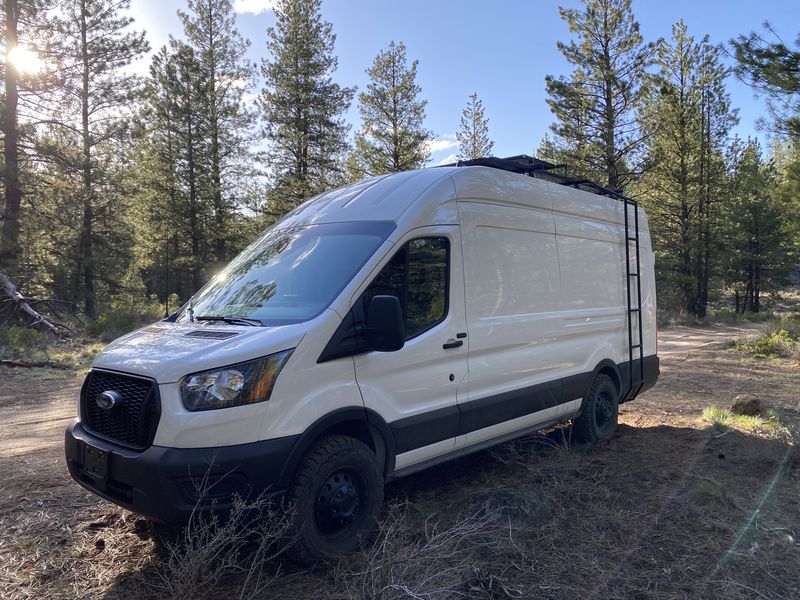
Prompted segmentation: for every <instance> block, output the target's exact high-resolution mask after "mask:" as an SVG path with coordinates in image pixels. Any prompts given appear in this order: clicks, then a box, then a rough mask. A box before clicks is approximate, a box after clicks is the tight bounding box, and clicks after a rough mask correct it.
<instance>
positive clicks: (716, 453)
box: [106, 425, 800, 599]
mask: <svg viewBox="0 0 800 600" xmlns="http://www.w3.org/2000/svg"><path fill="white" fill-rule="evenodd" d="M568 434H569V430H568V428H557V429H555V430H552V431H551V432H549V433H548V434H547V435H541V436H532V437H529V438H525V439H523V440H519V441H516V442H511V443H508V444H505V445H502V446H499V447H498V448H496V449H493V450H490V451H484V452H481V453H477V454H475V455H472V456H469V457H465V458H463V459H460V460H457V461H454V462H451V463H449V464H445V465H441V466H439V467H435V468H432V469H429V470H427V471H425V472H422V473H419V474H417V475H414V476H410V477H408V478H405V479H403V480H400V481H397V482H395V483H392V484H390V485H389V486H387V490H386V497H387V503H388V504H389V505H391V504H395V505H397V504H406V505H407V507H408V510H407V514H408V518H409V520H408V522H407V525H408V526H409V527H410V528H411V530H412V536H411V537H412V538H413V537H414V535H416V536H420V535H422V533H421V532H422V531H423V530H424V529H425V528H426V526H428V527H429V526H430V521H428V523H427V525H426V520H427V519H430V518H431V515H434V516H433V519H434V520H436V521H438V522H439V527H440V528H444V527H447V526H448V524H452V523H457V522H459V519H460V518H463V517H465V516H468V515H474V514H481V513H484V514H492V515H494V516H493V518H495V519H497V520H499V521H501V522H502V523H501V524H502V526H503V527H502V528H498V529H494V530H493V531H499V530H500V529H502V530H503V531H505V530H507V531H508V535H509V536H510V538H511V540H512V542H513V543H505V544H501V545H499V546H498V547H497V548H496V551H493V552H486V551H485V550H486V549H485V547H481V548H478V549H476V550H475V552H474V555H472V556H470V560H469V561H467V563H463V561H462V563H459V564H471V565H472V569H471V570H470V569H466V570H465V572H464V573H461V574H460V577H461V580H462V581H463V585H462V586H461V588H460V589H448V590H444V591H442V592H441V593H440V594H439V595H436V594H434V595H433V596H432V597H440V598H447V597H452V594H455V593H460V594H464V595H466V597H473V598H502V597H536V598H589V597H594V598H635V597H642V598H644V597H647V598H675V597H697V598H700V597H704V598H708V597H719V598H722V597H724V598H749V597H753V595H754V594H755V592H754V591H753V590H757V593H758V594H759V595H762V594H763V595H765V596H767V597H770V598H784V597H785V598H791V597H797V594H798V593H799V591H800V569H798V566H800V547H798V542H797V541H796V540H795V539H794V537H793V536H794V533H793V532H794V529H793V528H794V527H796V523H797V522H798V519H799V518H800V495H798V493H797V492H798V475H800V469H799V468H798V465H799V464H800V459H798V454H797V453H796V451H795V449H794V447H793V446H792V445H790V443H789V441H788V440H784V439H777V438H772V439H769V438H765V437H763V436H759V435H753V434H748V433H744V432H741V431H737V430H726V431H712V430H706V429H698V428H693V427H673V426H667V425H659V426H654V427H632V426H629V425H621V426H620V428H619V431H618V434H617V436H616V437H615V438H614V440H612V441H611V442H610V443H609V444H605V445H601V446H598V447H576V446H574V445H568V444H566V443H565V438H567V437H568ZM384 558H386V557H384ZM462 558H463V557H462ZM388 559H389V560H390V561H391V559H392V557H388ZM373 560H374V557H373ZM363 566H364V565H363V563H359V561H358V559H354V560H351V561H344V562H343V563H342V564H339V565H337V566H335V567H334V568H331V567H325V568H317V569H316V570H303V569H299V568H297V567H292V566H291V565H286V564H283V565H279V564H278V563H273V564H270V565H268V566H267V572H269V573H273V574H274V573H276V572H278V571H279V570H280V569H282V572H283V573H285V574H284V575H281V576H279V577H277V578H276V579H275V580H274V581H273V582H272V584H271V587H270V592H271V594H278V593H279V594H280V595H281V597H283V598H289V599H291V598H304V597H318V598H340V597H341V598H344V597H353V590H354V589H359V587H358V583H359V581H358V578H359V577H363ZM451 566H452V565H451V564H441V569H442V570H447V569H448V568H450V567H451ZM359 573H361V575H359ZM475 573H479V574H480V578H479V579H480V581H495V582H503V584H502V588H498V587H497V586H496V585H495V586H494V587H492V586H491V585H488V586H481V585H476V583H475V581H476V575H475ZM159 576H169V573H166V572H164V570H163V565H162V566H161V567H159V563H158V559H157V558H155V557H151V559H150V560H148V561H147V562H145V563H144V564H142V565H141V568H139V569H136V570H132V571H129V572H126V573H123V574H121V575H119V576H118V577H117V578H116V579H115V581H114V583H113V585H112V586H111V588H110V589H109V591H108V593H107V594H106V598H114V599H116V598H127V597H130V595H131V592H132V591H134V590H135V591H136V593H137V594H141V593H142V591H143V590H146V589H147V585H146V583H147V582H148V581H149V582H152V581H155V580H156V579H157V578H158V577H159ZM450 581H451V582H452V579H451V580H450ZM387 583H391V582H387ZM394 583H398V582H394ZM434 583H435V582H431V585H433V584H434ZM236 585H237V583H236V581H231V582H227V583H223V587H222V588H221V589H215V590H209V595H208V597H209V598H212V597H217V596H218V595H219V593H220V592H221V591H222V590H224V589H228V590H229V591H233V590H235V588H236ZM499 589H503V590H505V592H503V593H504V594H506V595H503V594H499V592H498V590H499ZM427 591H431V590H430V589H429V590H427ZM498 594H499V595H498ZM515 594H516V596H515ZM383 597H386V598H395V597H397V598H400V597H404V596H403V594H402V593H401V592H400V591H399V590H398V589H394V590H392V589H391V588H389V589H387V590H386V593H385V595H384V596H383Z"/></svg>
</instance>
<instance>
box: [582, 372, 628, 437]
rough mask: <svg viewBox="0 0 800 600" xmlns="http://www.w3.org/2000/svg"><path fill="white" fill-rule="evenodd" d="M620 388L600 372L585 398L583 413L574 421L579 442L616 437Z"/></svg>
mask: <svg viewBox="0 0 800 600" xmlns="http://www.w3.org/2000/svg"><path fill="white" fill-rule="evenodd" d="M618 400H619V390H617V386H616V385H614V381H613V380H612V379H611V377H609V376H608V375H602V374H599V375H597V376H596V377H595V378H594V381H592V385H590V386H589V390H588V391H587V392H586V395H585V396H584V398H583V405H582V407H581V415H580V416H579V417H578V418H577V419H575V420H574V421H573V423H572V435H573V437H574V438H575V440H576V441H578V442H583V443H597V442H607V441H608V440H610V439H611V438H612V437H614V432H615V431H616V429H617V419H618V418H619V403H618Z"/></svg>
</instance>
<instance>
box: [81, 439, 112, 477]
mask: <svg viewBox="0 0 800 600" xmlns="http://www.w3.org/2000/svg"><path fill="white" fill-rule="evenodd" d="M110 459H111V453H110V452H108V451H107V450H101V449H100V448H95V447H94V446H91V445H89V444H85V445H84V447H83V470H84V472H85V473H86V474H87V475H88V476H89V477H91V478H92V479H94V480H95V482H96V483H97V485H98V487H100V486H103V487H104V486H105V482H106V480H107V479H108V471H109V462H110Z"/></svg>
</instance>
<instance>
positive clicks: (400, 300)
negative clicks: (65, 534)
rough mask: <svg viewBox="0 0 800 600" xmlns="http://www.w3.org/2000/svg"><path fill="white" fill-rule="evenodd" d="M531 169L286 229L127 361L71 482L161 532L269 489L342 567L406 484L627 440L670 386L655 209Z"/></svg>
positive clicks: (398, 193) (93, 396)
mask: <svg viewBox="0 0 800 600" xmlns="http://www.w3.org/2000/svg"><path fill="white" fill-rule="evenodd" d="M557 173H558V171H557V169H556V168H555V166H554V165H551V164H549V163H545V162H543V161H539V160H537V159H532V158H530V157H524V156H520V157H512V158H509V159H480V160H476V161H470V162H467V163H459V165H457V166H452V167H439V168H431V169H424V170H420V171H412V172H407V173H399V174H395V175H388V176H384V177H375V178H372V179H369V180H366V181H363V182H360V183H357V184H354V185H350V186H347V187H344V188H341V189H337V190H333V191H331V192H328V193H325V194H322V195H320V196H317V197H316V198H313V199H311V200H309V201H308V202H306V203H305V204H303V205H302V206H300V207H299V208H297V209H296V210H294V211H292V212H291V213H289V214H288V215H286V216H285V217H284V218H283V219H282V220H281V221H280V222H278V223H277V224H276V225H274V226H272V227H271V228H269V229H268V230H267V232H266V233H265V234H264V235H263V236H262V237H261V238H259V239H258V240H257V241H255V242H254V243H253V244H251V245H250V246H249V247H248V248H247V249H246V250H244V252H242V253H241V254H240V255H239V256H238V257H237V258H236V259H235V260H234V261H233V262H231V264H230V265H229V266H228V267H227V268H226V269H225V270H224V271H222V272H221V273H219V274H218V275H217V276H216V277H215V278H214V279H212V280H211V281H210V282H209V283H208V284H207V285H206V286H205V287H203V288H202V289H201V290H200V291H199V292H197V294H195V295H194V297H193V298H192V299H191V301H190V302H188V303H187V304H186V305H185V306H184V307H183V308H181V309H180V310H179V311H178V312H177V313H175V314H174V315H172V316H171V317H169V318H168V319H166V320H165V321H163V322H159V323H155V324H153V325H150V326H148V327H145V328H143V329H140V330H138V331H136V332H134V333H131V334H128V335H126V336H124V337H121V338H120V339H118V340H116V341H115V342H113V343H112V344H110V345H109V346H108V347H107V348H106V349H105V350H104V351H103V352H102V353H101V354H100V355H98V357H97V359H96V360H95V362H94V364H93V366H92V369H91V371H90V372H89V374H88V376H87V377H86V381H85V383H84V385H83V389H82V391H81V397H80V404H79V411H78V418H77V419H76V420H75V422H74V423H73V424H72V425H71V426H70V427H69V429H68V430H67V432H66V444H65V445H66V456H67V463H68V465H69V470H70V473H71V475H72V477H73V478H74V479H75V480H76V481H77V482H78V483H80V484H81V485H82V486H84V487H86V488H87V489H89V490H91V491H93V492H95V493H97V494H99V495H100V496H102V497H104V498H107V499H108V500H111V501H112V502H115V503H117V504H119V505H121V506H124V507H126V508H128V509H130V510H132V511H135V512H137V513H140V514H142V515H145V516H148V517H150V518H152V519H155V520H157V521H162V522H167V523H172V524H179V523H181V522H184V521H185V520H186V519H187V517H188V515H189V514H190V512H191V511H192V509H193V508H194V507H195V505H196V504H197V502H198V498H197V494H198V491H197V490H198V488H197V486H196V485H195V484H196V482H197V480H198V479H200V478H202V477H204V476H206V475H208V478H209V479H208V481H209V483H210V484H211V487H210V491H209V493H208V494H207V496H206V497H205V500H206V501H207V500H208V498H209V497H210V498H212V499H213V500H214V501H215V503H216V506H217V507H218V508H219V509H221V510H224V509H225V507H226V506H229V503H230V502H231V498H232V496H233V495H234V494H237V493H238V494H240V495H242V496H252V495H254V494H258V493H261V492H262V491H263V490H265V489H271V490H274V491H276V492H281V493H285V494H286V497H287V498H288V500H290V501H291V502H292V503H294V505H295V506H296V510H297V522H296V526H297V530H298V535H299V542H298V548H299V549H300V551H301V552H304V553H305V554H307V555H310V556H325V555H332V554H340V553H344V552H348V551H350V550H352V549H353V548H354V547H355V546H356V545H357V544H358V539H359V536H358V533H359V531H363V530H368V529H370V528H371V527H372V525H373V524H374V520H375V518H376V515H377V514H378V511H379V508H380V505H381V503H382V498H383V485H384V482H385V481H387V480H389V479H393V478H396V477H401V476H403V475H406V474H409V473H412V472H415V471H417V470H420V469H424V468H426V467H428V466H431V465H435V464H438V463H440V462H442V461H445V460H449V459H451V458H456V457H459V456H463V455H465V454H467V453H470V452H474V451H476V450H480V449H483V448H486V447H488V446H490V445H493V444H497V443H498V442H502V441H504V440H508V439H511V438H514V437H517V436H521V435H524V434H526V433H529V432H532V431H534V430H537V429H540V428H543V427H546V426H549V425H552V424H554V423H558V422H561V421H566V420H570V419H572V420H573V431H574V433H575V435H576V436H577V437H578V438H579V439H581V440H585V441H590V442H597V441H604V440H609V439H610V438H611V437H612V435H613V433H614V430H615V427H616V424H617V411H618V405H619V403H621V402H626V401H629V400H632V399H633V398H634V397H635V396H636V395H637V394H638V393H639V392H641V391H642V390H644V389H647V388H649V387H651V386H652V385H654V384H655V382H656V379H657V377H658V370H659V367H658V357H657V356H656V296H655V283H654V276H653V252H652V249H651V244H650V235H649V232H648V227H647V221H646V218H645V215H644V213H643V212H642V211H641V209H639V208H638V207H637V206H636V204H635V203H634V202H633V201H631V200H628V199H625V198H624V197H622V196H620V195H618V194H616V193H615V192H613V191H611V190H606V189H604V188H601V187H599V186H596V185H594V184H591V183H590V182H586V181H576V180H571V179H569V178H567V177H564V176H560V175H558V174H557Z"/></svg>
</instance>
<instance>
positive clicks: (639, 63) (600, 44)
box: [546, 0, 656, 189]
mask: <svg viewBox="0 0 800 600" xmlns="http://www.w3.org/2000/svg"><path fill="white" fill-rule="evenodd" d="M583 4H584V7H583V9H582V10H578V9H567V8H560V9H559V12H560V14H561V18H562V19H564V20H565V21H566V22H567V24H568V25H569V29H570V31H571V32H572V33H573V34H575V35H576V37H577V39H576V40H574V41H571V42H569V43H568V44H565V43H562V42H559V43H558V49H559V50H560V51H561V53H562V54H563V55H564V57H565V58H566V59H567V61H568V62H569V63H571V64H572V65H574V67H575V68H574V70H573V72H572V74H571V75H570V76H569V77H563V76H562V77H558V78H556V77H554V76H552V75H549V76H548V77H547V79H546V86H547V94H548V96H549V98H548V99H547V103H548V104H549V105H550V108H551V110H552V111H553V114H554V115H555V117H556V123H554V124H553V125H552V127H551V130H552V132H553V135H554V139H553V144H554V149H555V150H556V153H557V155H558V156H557V158H558V162H564V163H567V164H568V165H569V166H570V167H572V169H573V170H574V171H575V172H576V174H578V175H581V176H584V177H588V178H591V179H595V180H597V181H598V182H600V183H604V184H606V185H608V186H609V187H611V188H615V189H621V188H624V187H625V185H627V184H628V182H629V181H630V180H631V179H632V178H633V177H635V176H636V175H637V174H638V173H639V172H641V170H642V168H643V159H642V156H641V154H642V153H641V149H642V146H643V143H644V141H645V136H644V135H643V133H642V132H641V130H640V128H639V126H638V122H637V112H638V110H639V108H640V106H641V102H642V98H643V94H644V92H645V89H646V88H645V86H644V85H643V84H644V82H645V79H646V76H647V73H646V69H647V68H648V66H649V65H650V64H651V63H652V61H653V57H654V54H655V50H656V44H653V43H647V44H645V43H644V42H643V39H642V35H641V33H640V32H639V24H638V23H637V22H636V20H635V19H634V16H633V12H632V11H631V2H630V0H583Z"/></svg>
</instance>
